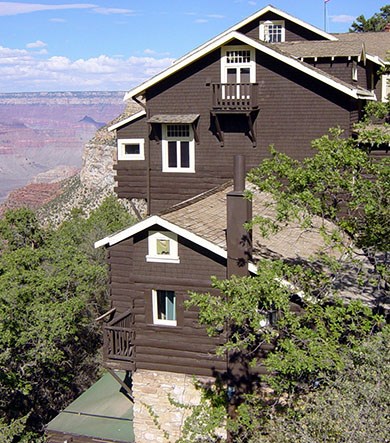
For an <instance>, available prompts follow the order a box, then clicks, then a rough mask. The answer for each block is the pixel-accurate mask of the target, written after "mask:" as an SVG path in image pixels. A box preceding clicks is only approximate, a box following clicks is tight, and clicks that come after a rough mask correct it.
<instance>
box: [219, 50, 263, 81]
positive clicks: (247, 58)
mask: <svg viewBox="0 0 390 443" xmlns="http://www.w3.org/2000/svg"><path fill="white" fill-rule="evenodd" d="M221 55H222V57H221V83H229V84H238V83H255V82H256V63H255V51H254V49H253V48H250V47H249V46H225V47H223V48H222V54H221Z"/></svg>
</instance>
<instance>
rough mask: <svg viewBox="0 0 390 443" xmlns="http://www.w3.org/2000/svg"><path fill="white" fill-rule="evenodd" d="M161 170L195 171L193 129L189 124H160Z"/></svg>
mask: <svg viewBox="0 0 390 443" xmlns="http://www.w3.org/2000/svg"><path fill="white" fill-rule="evenodd" d="M162 170H163V172H195V140H194V130H193V128H192V126H191V125H190V124H176V123H175V124H165V125H163V126H162Z"/></svg>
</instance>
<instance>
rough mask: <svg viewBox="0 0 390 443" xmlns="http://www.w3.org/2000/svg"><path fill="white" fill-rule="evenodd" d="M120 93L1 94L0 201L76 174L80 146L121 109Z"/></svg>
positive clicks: (80, 163)
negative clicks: (23, 189) (27, 188)
mask: <svg viewBox="0 0 390 443" xmlns="http://www.w3.org/2000/svg"><path fill="white" fill-rule="evenodd" d="M123 96H124V92H118V91H115V92H41V93H7V94H4V93H0V204H1V203H2V202H4V201H5V200H6V198H7V196H8V195H9V194H10V193H11V191H14V190H15V189H18V188H21V187H23V186H25V185H27V184H29V183H33V184H34V183H45V182H46V183H53V182H56V181H59V180H61V179H63V178H67V177H69V176H72V175H74V174H76V173H77V172H78V171H79V170H80V168H81V166H82V155H83V150H84V145H85V144H86V143H87V142H88V141H89V140H90V139H91V138H92V137H93V136H94V134H95V133H96V131H97V130H98V129H99V128H101V127H102V126H104V125H106V124H107V123H109V122H110V121H112V120H113V119H114V118H115V117H118V116H119V115H120V114H121V113H122V112H123V111H124V109H125V103H124V102H123Z"/></svg>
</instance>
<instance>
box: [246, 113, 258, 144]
mask: <svg viewBox="0 0 390 443" xmlns="http://www.w3.org/2000/svg"><path fill="white" fill-rule="evenodd" d="M246 116H247V118H248V126H249V138H250V139H251V141H252V146H253V147H254V148H256V146H257V140H256V132H255V130H254V127H253V122H254V120H255V116H254V115H253V113H252V112H248V113H247V114H246Z"/></svg>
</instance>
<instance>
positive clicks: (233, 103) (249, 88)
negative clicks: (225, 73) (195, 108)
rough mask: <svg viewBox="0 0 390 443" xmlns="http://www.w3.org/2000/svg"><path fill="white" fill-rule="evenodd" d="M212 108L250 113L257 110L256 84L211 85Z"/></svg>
mask: <svg viewBox="0 0 390 443" xmlns="http://www.w3.org/2000/svg"><path fill="white" fill-rule="evenodd" d="M211 86H212V108H213V110H221V111H229V110H230V111H252V110H255V109H257V108H258V102H257V83H212V85H211Z"/></svg>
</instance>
